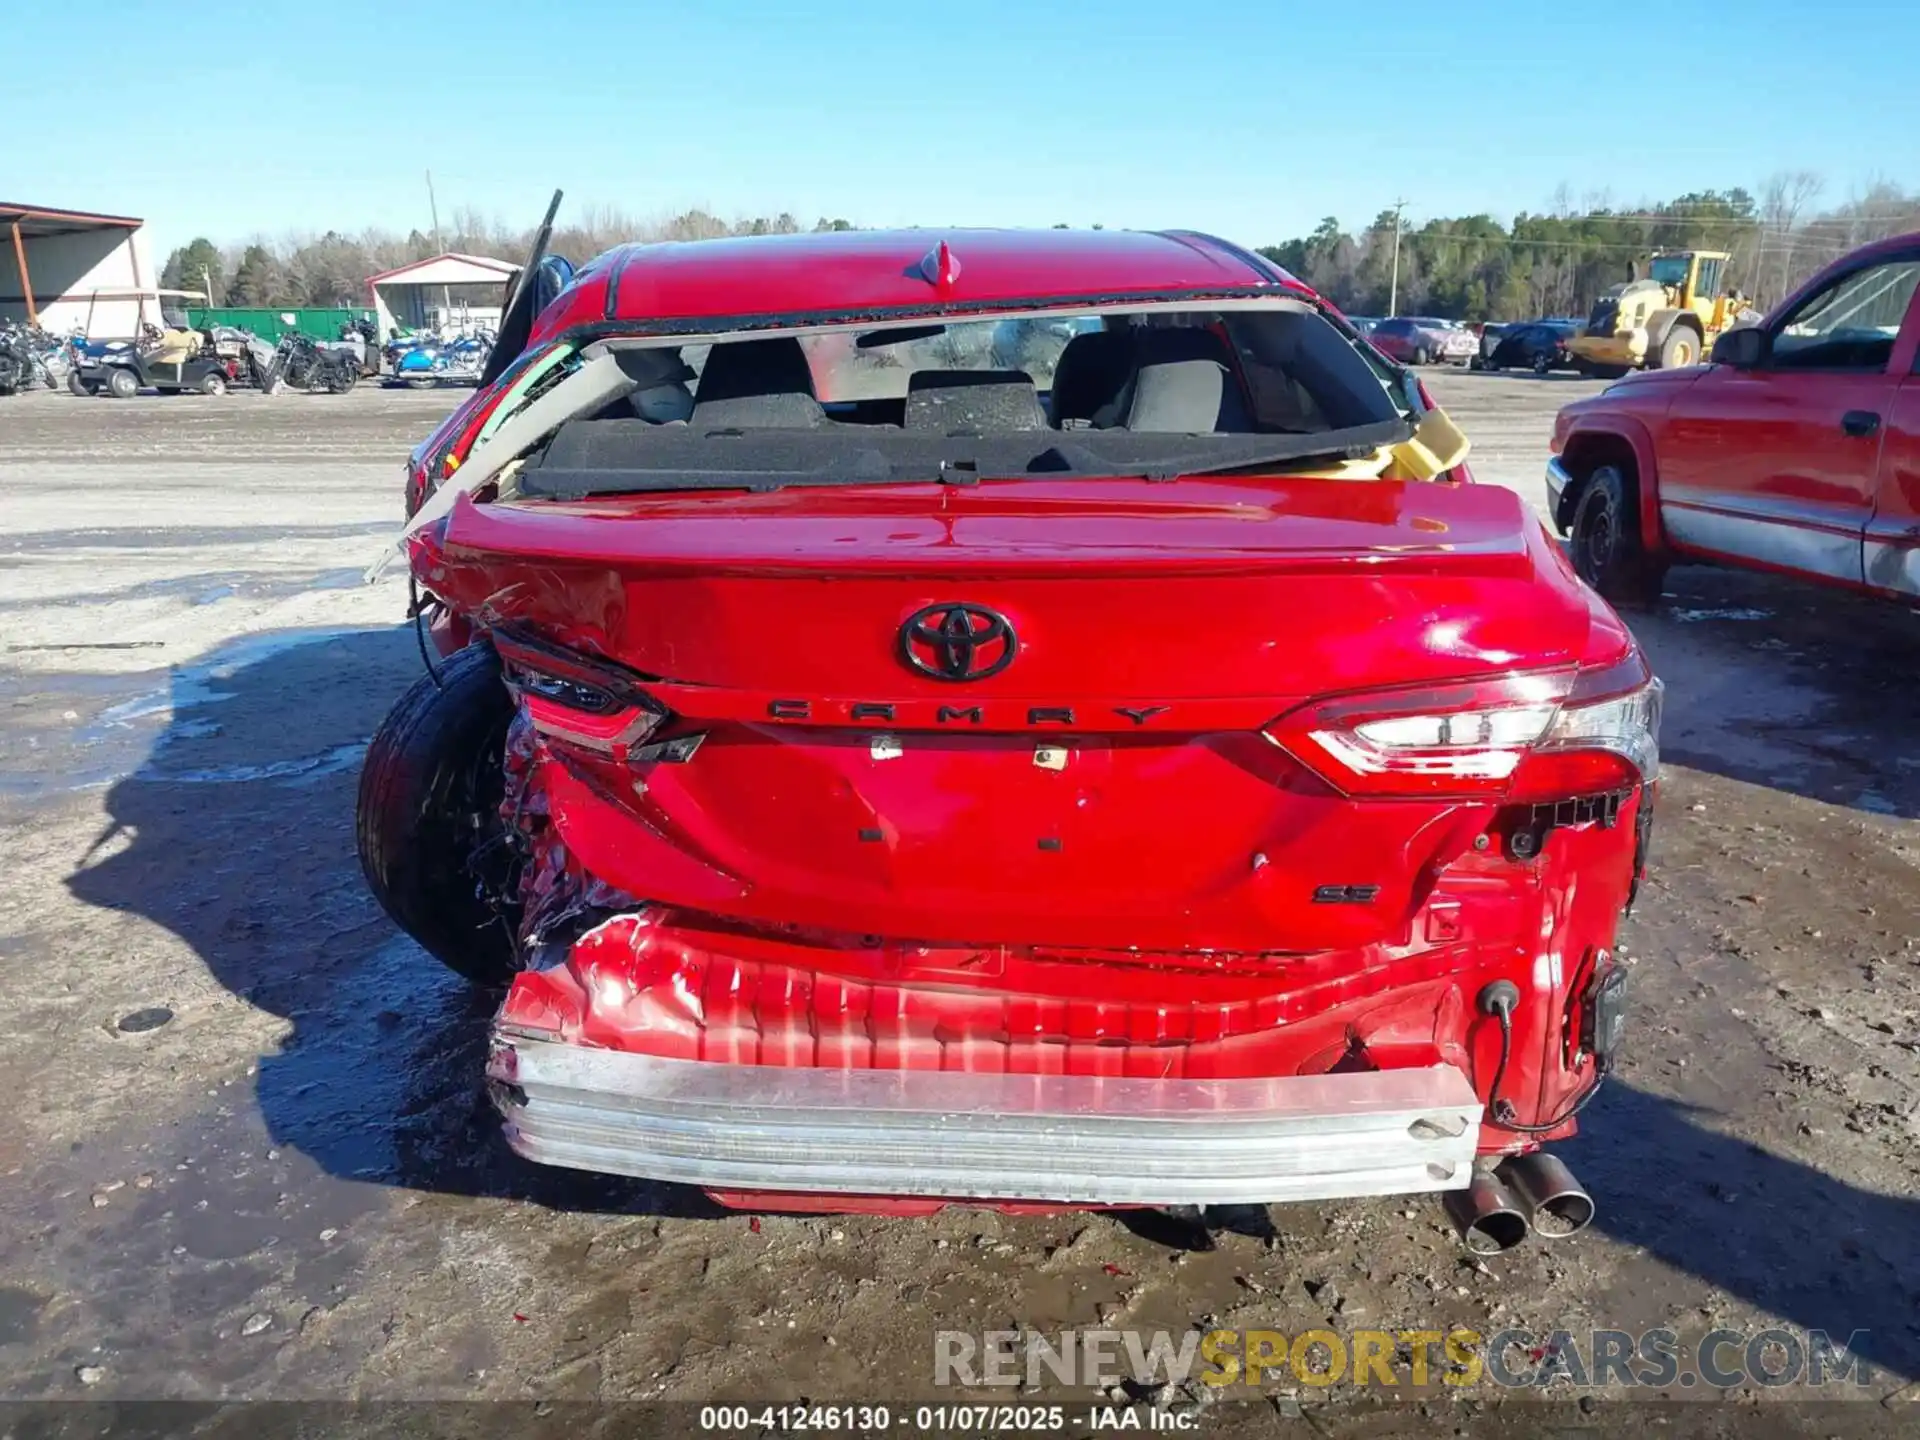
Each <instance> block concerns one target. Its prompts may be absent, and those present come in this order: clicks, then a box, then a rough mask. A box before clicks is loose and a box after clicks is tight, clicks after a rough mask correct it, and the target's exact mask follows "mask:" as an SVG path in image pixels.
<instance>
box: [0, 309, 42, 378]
mask: <svg viewBox="0 0 1920 1440" xmlns="http://www.w3.org/2000/svg"><path fill="white" fill-rule="evenodd" d="M36 354H37V351H36V349H35V346H34V343H33V335H32V331H30V330H29V329H28V328H27V327H26V326H25V325H21V324H18V323H16V322H15V321H12V320H0V395H13V394H16V393H18V392H19V391H22V390H26V389H30V388H31V387H32V385H33V383H34V375H33V367H34V360H35V357H36Z"/></svg>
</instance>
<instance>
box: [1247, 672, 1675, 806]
mask: <svg viewBox="0 0 1920 1440" xmlns="http://www.w3.org/2000/svg"><path fill="white" fill-rule="evenodd" d="M1659 723H1660V682H1659V681H1658V680H1656V679H1654V678H1653V676H1652V675H1651V673H1650V672H1649V671H1648V669H1647V665H1646V661H1645V660H1643V659H1642V658H1641V657H1640V655H1639V653H1638V652H1637V651H1636V652H1634V653H1633V654H1631V655H1629V656H1628V657H1627V659H1625V660H1623V661H1621V662H1620V663H1619V664H1617V665H1612V666H1608V667H1606V668H1604V669H1599V670H1590V671H1577V670H1550V671H1540V672H1536V673H1533V674H1525V675H1510V676H1505V677H1502V678H1500V679H1497V680H1485V681H1475V682H1470V683H1467V684H1462V685H1440V686H1421V687H1417V688H1403V689H1394V690H1380V691H1374V692H1370V693H1367V694H1360V695H1340V696H1334V697H1332V698H1330V699H1326V700H1318V701H1312V702H1309V703H1308V704H1306V705H1303V706H1301V707H1300V708H1298V709H1296V710H1291V711H1289V712H1288V713H1287V714H1285V715H1283V716H1281V717H1280V718H1279V719H1278V720H1276V721H1274V722H1273V723H1272V724H1271V725H1269V726H1268V727H1267V728H1266V733H1267V736H1268V738H1269V739H1271V740H1272V741H1274V743H1275V744H1277V745H1279V746H1280V747H1281V748H1283V749H1284V750H1286V751H1287V753H1288V754H1290V755H1292V756H1293V757H1294V758H1295V759H1296V760H1298V761H1300V762H1301V763H1302V764H1303V765H1305V766H1307V767H1308V768H1309V769H1311V770H1312V771H1314V773H1316V774H1317V775H1319V776H1320V777H1321V778H1322V779H1324V780H1326V781H1327V782H1328V783H1329V784H1330V785H1332V786H1334V788H1336V789H1337V790H1340V791H1341V792H1342V793H1344V794H1348V795H1359V796H1400V797H1431V798H1448V797H1459V798H1474V799H1479V798H1485V799H1506V800H1540V799H1562V798H1565V797H1568V796H1574V795H1592V794H1602V793H1606V792H1608V791H1615V790H1625V789H1630V788H1632V787H1633V786H1635V785H1638V784H1641V783H1643V782H1644V781H1647V780H1651V779H1652V778H1653V777H1654V775H1655V772H1656V771H1657V769H1658V767H1659V748H1658V731H1659Z"/></svg>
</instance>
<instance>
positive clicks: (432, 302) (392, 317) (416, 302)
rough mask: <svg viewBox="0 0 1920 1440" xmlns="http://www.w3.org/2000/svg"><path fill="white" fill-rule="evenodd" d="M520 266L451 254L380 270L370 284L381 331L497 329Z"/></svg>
mask: <svg viewBox="0 0 1920 1440" xmlns="http://www.w3.org/2000/svg"><path fill="white" fill-rule="evenodd" d="M519 269H520V267H519V266H518V265H514V264H511V263H509V262H508V261H505V260H493V259H489V258H488V257H487V256H485V255H457V254H452V253H448V254H445V255H435V256H433V257H432V258H431V259H429V260H416V261H415V262H414V263H413V264H411V265H402V266H401V267H400V268H399V269H397V270H388V271H386V272H384V273H382V274H379V275H375V276H373V277H371V278H370V279H369V280H368V281H367V284H368V285H369V286H370V287H371V288H372V290H373V309H374V316H375V319H376V320H377V321H378V323H379V326H380V333H381V335H383V336H385V335H389V334H391V333H392V332H393V331H394V330H395V329H401V330H428V329H443V330H471V329H475V328H478V327H481V326H485V327H487V328H489V329H492V328H495V327H497V326H498V325H499V323H500V310H501V305H502V303H503V301H504V300H505V298H506V291H507V282H508V281H510V280H511V279H512V278H513V277H514V275H515V274H517V273H518V272H519Z"/></svg>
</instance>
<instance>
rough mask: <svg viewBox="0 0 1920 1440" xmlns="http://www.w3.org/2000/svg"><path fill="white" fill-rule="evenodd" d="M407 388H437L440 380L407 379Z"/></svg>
mask: <svg viewBox="0 0 1920 1440" xmlns="http://www.w3.org/2000/svg"><path fill="white" fill-rule="evenodd" d="M407 388H408V389H409V390H437V389H439V388H440V382H439V381H438V380H408V381H407Z"/></svg>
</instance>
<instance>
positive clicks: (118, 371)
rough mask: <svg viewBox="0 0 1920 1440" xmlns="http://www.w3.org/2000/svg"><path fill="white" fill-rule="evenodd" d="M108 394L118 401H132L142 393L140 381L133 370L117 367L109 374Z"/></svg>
mask: <svg viewBox="0 0 1920 1440" xmlns="http://www.w3.org/2000/svg"><path fill="white" fill-rule="evenodd" d="M107 393H108V394H109V395H111V396H113V398H114V399H116V400H131V399H132V398H133V397H134V396H136V395H138V394H139V393H140V381H139V379H138V378H137V377H136V376H135V375H134V373H133V372H132V371H131V370H128V369H124V368H122V367H120V366H115V367H114V368H113V369H111V370H109V371H108V372H107Z"/></svg>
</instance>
